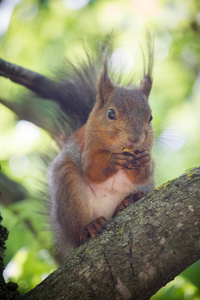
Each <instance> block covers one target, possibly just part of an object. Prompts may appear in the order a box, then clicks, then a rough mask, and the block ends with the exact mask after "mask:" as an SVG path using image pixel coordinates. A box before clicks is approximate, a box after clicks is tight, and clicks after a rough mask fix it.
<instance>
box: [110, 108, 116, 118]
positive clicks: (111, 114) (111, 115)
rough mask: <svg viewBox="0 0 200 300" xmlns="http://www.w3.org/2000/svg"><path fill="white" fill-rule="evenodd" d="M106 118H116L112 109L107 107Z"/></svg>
mask: <svg viewBox="0 0 200 300" xmlns="http://www.w3.org/2000/svg"><path fill="white" fill-rule="evenodd" d="M108 118H109V119H110V120H116V119H117V117H116V114H115V111H114V109H109V111H108Z"/></svg>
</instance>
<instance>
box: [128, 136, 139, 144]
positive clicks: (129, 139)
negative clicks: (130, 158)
mask: <svg viewBox="0 0 200 300" xmlns="http://www.w3.org/2000/svg"><path fill="white" fill-rule="evenodd" d="M128 141H129V142H131V144H138V143H139V141H140V137H128Z"/></svg>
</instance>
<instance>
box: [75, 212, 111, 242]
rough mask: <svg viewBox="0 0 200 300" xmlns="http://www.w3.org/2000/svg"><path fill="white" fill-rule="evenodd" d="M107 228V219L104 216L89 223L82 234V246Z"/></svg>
mask: <svg viewBox="0 0 200 300" xmlns="http://www.w3.org/2000/svg"><path fill="white" fill-rule="evenodd" d="M105 227H106V219H105V218H104V217H102V216H101V217H99V218H97V219H96V220H94V221H92V222H91V223H89V224H88V225H87V226H86V227H85V228H84V229H83V230H82V232H81V234H80V244H84V243H85V242H87V240H88V239H89V238H90V237H92V238H95V237H96V236H97V235H98V234H100V233H101V232H102V230H103V229H104V228H105Z"/></svg>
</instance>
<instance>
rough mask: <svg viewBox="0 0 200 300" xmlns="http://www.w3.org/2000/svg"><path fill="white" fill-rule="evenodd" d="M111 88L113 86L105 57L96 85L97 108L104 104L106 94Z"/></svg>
mask: <svg viewBox="0 0 200 300" xmlns="http://www.w3.org/2000/svg"><path fill="white" fill-rule="evenodd" d="M113 90H114V86H113V84H112V82H111V80H110V78H109V76H108V67H107V59H105V61H104V65H103V70H102V72H101V75H100V78H99V82H98V86H97V102H98V104H99V108H102V107H103V106H104V105H105V104H106V102H107V101H108V96H109V95H110V94H111V92H112V91H113Z"/></svg>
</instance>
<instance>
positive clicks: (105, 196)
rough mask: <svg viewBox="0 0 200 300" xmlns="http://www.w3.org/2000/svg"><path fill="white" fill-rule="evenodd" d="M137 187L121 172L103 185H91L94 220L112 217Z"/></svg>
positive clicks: (90, 197)
mask: <svg viewBox="0 0 200 300" xmlns="http://www.w3.org/2000/svg"><path fill="white" fill-rule="evenodd" d="M135 188H136V186H135V185H134V184H133V183H132V182H131V181H130V180H129V179H128V178H127V176H126V174H125V172H124V171H123V170H120V171H118V172H117V174H115V175H114V176H112V177H111V178H109V179H108V180H106V181H105V182H103V183H101V184H92V185H90V195H89V199H90V203H91V206H90V207H91V209H92V211H91V214H92V218H93V219H96V218H98V217H100V216H104V217H105V218H106V219H109V218H111V217H112V215H113V213H114V211H115V208H116V207H117V206H118V205H119V203H120V202H121V201H122V200H123V199H124V198H125V197H126V196H128V195H129V194H131V193H132V192H134V190H135Z"/></svg>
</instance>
